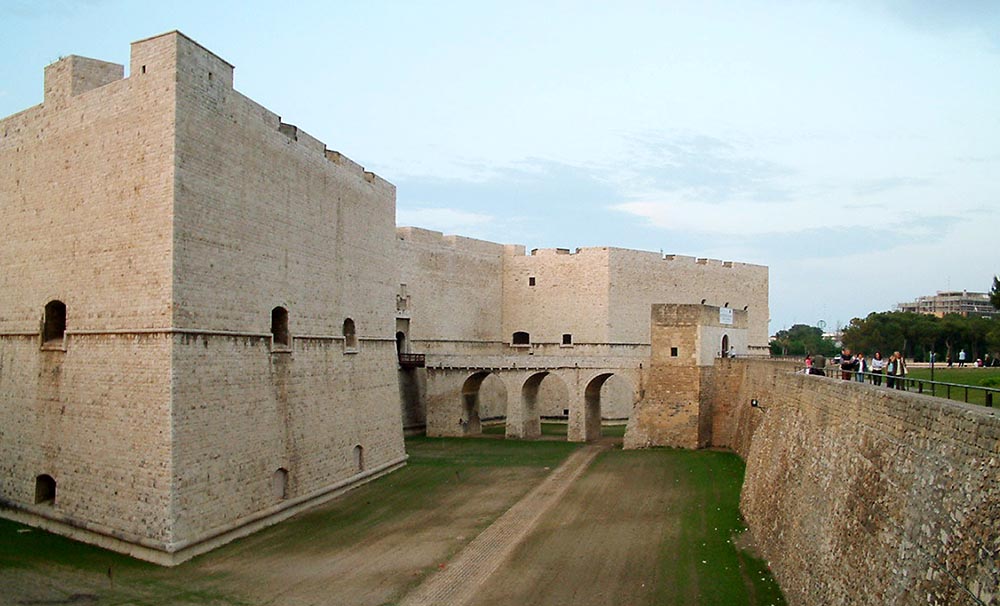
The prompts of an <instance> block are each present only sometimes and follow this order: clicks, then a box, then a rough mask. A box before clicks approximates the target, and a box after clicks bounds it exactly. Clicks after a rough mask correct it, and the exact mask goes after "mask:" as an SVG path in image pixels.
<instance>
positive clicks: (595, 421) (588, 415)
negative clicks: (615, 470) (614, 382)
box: [580, 373, 614, 442]
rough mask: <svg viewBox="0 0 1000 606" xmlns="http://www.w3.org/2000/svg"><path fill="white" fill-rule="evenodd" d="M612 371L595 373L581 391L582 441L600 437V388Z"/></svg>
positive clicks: (611, 375)
mask: <svg viewBox="0 0 1000 606" xmlns="http://www.w3.org/2000/svg"><path fill="white" fill-rule="evenodd" d="M613 376H614V375H613V374H612V373H604V374H600V375H597V376H596V377H594V378H593V379H591V380H590V382H589V383H587V387H586V389H584V392H583V431H582V432H580V433H581V434H582V436H581V437H582V438H583V440H584V441H587V442H591V441H593V440H597V439H599V438H600V437H601V389H602V388H603V387H604V384H605V383H607V381H608V379H610V378H611V377H613Z"/></svg>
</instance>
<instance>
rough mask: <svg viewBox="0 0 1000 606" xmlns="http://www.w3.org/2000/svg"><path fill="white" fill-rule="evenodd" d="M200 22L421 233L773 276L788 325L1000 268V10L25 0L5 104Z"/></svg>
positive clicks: (268, 98) (976, 286)
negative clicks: (666, 258) (78, 59)
mask: <svg viewBox="0 0 1000 606" xmlns="http://www.w3.org/2000/svg"><path fill="white" fill-rule="evenodd" d="M174 29H178V30H180V31H182V32H184V33H185V34H186V35H188V36H189V37H191V38H193V39H194V40H196V41H198V42H199V43H201V44H202V45H203V46H205V47H206V48H208V49H210V50H211V51H213V52H215V53H216V54H217V55H219V56H220V57H222V58H223V59H225V60H226V61H228V62H229V63H231V64H233V65H235V66H236V71H235V86H236V88H237V90H239V91H241V92H242V93H243V94H245V95H247V96H248V97H250V98H252V99H254V100H255V101H257V102H258V103H261V104H262V105H264V106H265V107H267V108H268V109H270V110H272V111H274V112H275V113H277V114H279V115H280V116H281V117H282V120H283V121H285V122H289V123H292V124H296V125H297V126H298V127H299V128H301V129H303V130H305V131H306V132H308V133H310V134H311V135H313V136H315V137H317V138H318V139H320V140H322V141H323V142H325V143H326V145H327V147H328V148H330V149H335V150H338V151H340V152H342V153H344V154H346V155H347V156H348V157H350V158H352V159H353V160H355V161H356V162H359V163H360V164H362V165H364V166H365V167H366V168H367V169H368V170H373V171H375V172H376V173H378V174H379V175H381V176H382V177H384V178H386V179H388V180H389V181H391V182H393V183H394V184H395V185H396V187H397V211H396V212H397V223H398V224H399V225H416V226H419V227H425V228H430V229H436V230H439V231H443V232H445V233H454V234H460V235H465V236H470V237H475V238H482V239H486V240H491V241H495V242H502V243H511V244H523V245H525V246H526V247H527V248H528V249H529V250H530V249H532V248H553V247H560V248H571V249H572V248H577V247H588V246H617V247H623V248H634V249H641V250H650V251H658V252H663V253H664V254H681V255H691V256H697V257H710V258H716V259H722V260H732V261H740V262H746V263H757V264H763V265H767V266H768V267H769V268H770V270H769V273H770V307H771V310H770V314H771V323H770V331H771V333H772V334H773V333H774V332H777V331H778V330H780V329H782V328H787V327H789V326H791V325H793V324H796V323H802V324H809V325H817V324H818V323H819V321H821V320H822V321H823V322H825V324H826V326H827V328H828V329H832V328H835V327H837V326H838V325H845V324H846V323H847V322H849V321H850V319H851V318H854V317H864V316H866V315H867V314H868V313H870V312H873V311H885V310H891V309H893V307H894V306H895V304H896V303H899V302H903V301H911V300H914V299H915V298H916V297H918V296H921V295H930V294H933V293H934V292H936V291H938V290H963V289H964V290H970V291H979V292H984V291H987V290H989V288H990V286H991V285H992V278H993V276H994V275H995V274H998V273H1000V254H998V240H1000V212H998V211H1000V176H998V175H1000V2H995V1H993V0H968V1H961V0H955V1H952V2H938V1H933V0H865V1H861V0H859V1H852V0H840V1H825V2H820V1H808V0H799V1H786V2H779V1H756V2H750V1H741V2H736V1H717V2H715V1H711V0H709V1H704V0H703V1H692V2H684V1H676V2H675V1H660V2H653V1H647V2H633V1H630V0H617V1H616V2H614V3H611V2H586V1H577V2H568V1H566V2H547V1H544V0H535V1H532V2H527V1H524V2H522V1H520V0H504V1H503V2H493V1H475V2H468V1H462V2H447V1H440V2H430V1H428V2H416V1H409V2H406V1H399V2H386V1H378V0H372V1H365V2H362V1H357V2H346V1H329V0H328V1H326V2H284V3H273V2H253V1H244V2H224V1H220V2H205V1H204V0H200V1H198V2H189V1H187V0H175V1H173V2H169V3H147V2H125V1H111V0H108V1H104V0H79V1H72V0H25V1H22V0H0V53H2V57H3V60H2V61H0V116H7V115H9V114H12V113H15V112H18V111H21V110H23V109H26V108H28V107H30V106H32V105H36V104H38V103H40V102H41V100H42V72H43V68H44V66H45V65H47V64H49V63H51V62H53V61H55V60H57V59H58V58H59V57H61V56H66V55H71V54H74V55H82V56H87V57H93V58H97V59H102V60H105V61H114V62H116V63H122V64H124V65H126V66H127V65H128V59H129V44H130V43H131V42H133V41H135V40H140V39H142V38H145V37H148V36H151V35H156V34H159V33H163V32H166V31H170V30H174ZM126 69H127V68H126ZM126 75H128V74H127V73H126Z"/></svg>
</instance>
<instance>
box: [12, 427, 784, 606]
mask: <svg viewBox="0 0 1000 606" xmlns="http://www.w3.org/2000/svg"><path fill="white" fill-rule="evenodd" d="M576 448H578V445H576V444H570V443H566V442H562V441H549V440H543V441H515V440H497V439H495V438H482V439H476V438H469V439H430V438H411V439H408V440H407V450H408V452H409V453H410V455H411V456H410V461H409V464H408V465H407V466H406V467H405V468H403V469H401V470H399V471H396V472H394V473H392V474H390V475H388V476H385V477H382V478H380V479H378V480H376V481H374V482H371V483H369V484H366V485H364V486H361V487H359V488H357V489H355V490H353V491H351V492H349V493H348V494H346V495H344V496H342V497H340V498H337V499H335V500H333V501H330V502H329V503H327V504H324V505H321V506H319V507H317V508H315V509H312V510H310V511H308V512H306V513H303V514H300V515H298V516H296V517H294V518H292V519H291V520H288V521H286V522H283V523H281V524H278V525H277V526H273V527H271V528H268V529H266V530H263V531H261V532H258V533H256V534H254V535H252V536H250V537H247V538H245V539H241V540H239V541H236V542H233V543H231V544H229V545H226V546H224V547H222V548H220V549H217V550H215V551H213V552H211V553H208V554H205V555H203V556H200V557H197V558H195V559H193V560H191V561H189V562H186V563H184V564H182V565H180V566H177V567H175V568H161V567H158V566H155V565H152V564H146V563H144V562H140V561H137V560H133V559H130V558H128V557H125V556H120V555H117V554H114V553H111V552H108V551H105V550H102V549H99V548H96V547H91V546H88V545H84V544H81V543H77V542H74V541H71V540H68V539H64V538H62V537H58V536H55V535H52V534H49V533H46V532H43V531H40V530H35V529H32V528H28V527H25V526H22V525H20V524H16V523H13V522H9V521H6V520H0V603H2V604H137V605H141V604H148V605H157V604H219V605H221V604H271V605H282V604H295V605H302V604H347V605H351V604H370V605H373V606H378V605H383V604H394V603H397V602H398V601H399V600H400V599H401V598H402V597H403V596H404V595H405V594H406V593H407V592H408V591H410V590H411V589H412V588H414V587H415V586H416V585H417V584H419V583H420V582H421V581H422V580H424V579H425V578H427V577H428V576H429V575H432V574H434V573H435V572H436V571H438V570H440V569H443V568H445V567H447V566H448V561H449V560H450V558H452V557H453V556H454V555H455V554H456V553H457V552H458V551H460V550H461V549H462V548H463V547H464V546H465V545H467V544H468V543H469V542H470V541H471V540H472V539H473V538H475V537H476V535H478V534H479V533H480V532H481V531H482V530H483V529H484V528H486V527H487V526H489V525H490V524H491V523H492V522H493V521H494V520H496V519H497V518H498V517H499V516H500V515H501V514H503V512H504V511H506V510H507V509H508V508H510V506H511V505H513V504H514V503H515V502H517V501H518V500H519V499H520V498H522V497H523V496H524V495H525V494H526V493H527V492H528V491H529V490H531V488H532V487H534V486H535V485H537V484H538V483H539V482H540V481H541V480H542V479H543V478H545V477H546V476H547V475H548V474H549V473H550V472H551V470H552V469H554V468H555V467H557V466H558V465H559V464H560V463H561V462H562V461H563V460H564V459H565V458H566V457H567V456H568V455H569V454H570V453H571V452H573V451H574V450H575V449H576ZM743 471H744V469H743V463H742V461H741V460H740V459H739V458H738V457H737V456H736V455H733V454H730V453H722V452H711V451H684V450H671V449H654V450H642V451H622V450H620V449H618V448H613V449H609V450H607V451H605V452H603V453H601V454H600V455H599V456H598V458H597V459H596V460H595V461H594V462H593V463H592V464H591V465H590V467H589V468H588V469H587V470H586V471H585V472H584V473H583V475H582V476H580V477H579V478H578V479H577V480H576V482H575V483H574V484H573V485H572V486H571V487H570V489H569V492H568V493H567V494H566V496H565V497H564V498H563V499H562V500H561V501H560V502H559V503H558V504H557V505H556V506H555V507H553V508H550V509H549V510H548V511H546V512H545V513H544V514H543V515H542V516H541V518H540V519H539V521H538V523H537V524H536V525H535V526H534V528H533V529H532V530H531V532H530V533H529V534H528V536H527V537H526V539H525V540H524V541H523V542H522V543H521V544H520V545H518V547H517V548H516V549H515V551H514V553H513V555H512V556H511V557H510V558H509V560H508V561H506V562H505V563H504V564H503V565H502V566H501V567H500V569H499V570H498V571H497V572H496V573H494V574H493V575H492V576H490V577H489V578H487V579H485V580H483V581H482V587H481V588H480V590H479V591H478V592H477V593H476V595H475V597H474V598H473V600H472V602H471V603H472V604H479V605H485V604H497V605H499V604H512V605H513V604H517V605H520V604H539V605H542V604H546V605H551V604H575V605H587V604H630V605H633V604H634V605H640V604H678V605H701V604H705V605H708V604H720V605H741V604H748V605H757V604H765V605H766V604H784V600H783V598H782V596H781V593H780V591H779V589H778V587H777V584H776V583H775V582H774V580H773V578H772V577H771V575H770V573H769V571H768V569H767V567H766V565H765V564H764V563H763V562H761V561H759V560H757V559H755V558H754V557H753V556H751V555H750V554H749V553H747V552H746V551H744V550H742V549H740V548H738V547H737V546H736V540H735V539H736V537H737V536H738V535H739V533H740V532H741V531H742V530H743V528H744V527H743V525H742V521H741V520H740V516H739V511H738V499H739V493H740V485H741V483H742V481H743Z"/></svg>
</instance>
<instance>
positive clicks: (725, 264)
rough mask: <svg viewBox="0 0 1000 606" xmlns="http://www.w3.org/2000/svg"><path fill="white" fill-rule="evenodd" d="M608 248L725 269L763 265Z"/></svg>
mask: <svg viewBox="0 0 1000 606" xmlns="http://www.w3.org/2000/svg"><path fill="white" fill-rule="evenodd" d="M610 250H611V251H612V253H613V254H614V255H615V256H620V255H627V256H629V257H632V258H634V259H639V258H644V259H645V260H652V261H657V260H658V261H668V262H671V263H678V264H689V265H707V266H710V267H721V268H726V269H736V268H741V267H760V268H764V267H765V266H764V265H756V264H754V263H739V262H736V261H724V260H721V259H710V258H708V257H691V256H688V255H674V254H662V253H655V252H650V251H645V250H632V249H628V248H611V249H610Z"/></svg>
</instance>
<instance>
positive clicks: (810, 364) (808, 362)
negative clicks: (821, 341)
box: [806, 353, 813, 375]
mask: <svg viewBox="0 0 1000 606" xmlns="http://www.w3.org/2000/svg"><path fill="white" fill-rule="evenodd" d="M812 367H813V355H812V354H811V353H807V354H806V374H807V375H811V374H812Z"/></svg>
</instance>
